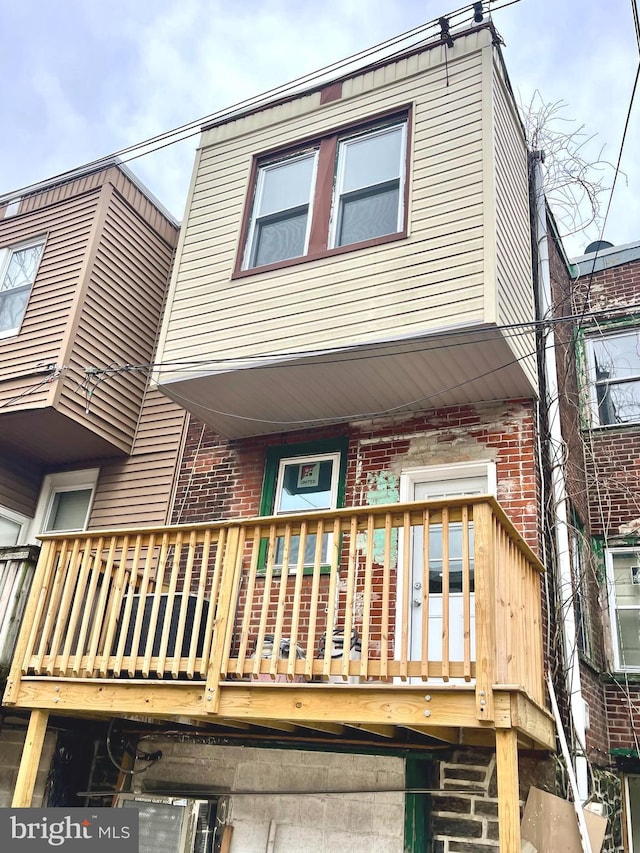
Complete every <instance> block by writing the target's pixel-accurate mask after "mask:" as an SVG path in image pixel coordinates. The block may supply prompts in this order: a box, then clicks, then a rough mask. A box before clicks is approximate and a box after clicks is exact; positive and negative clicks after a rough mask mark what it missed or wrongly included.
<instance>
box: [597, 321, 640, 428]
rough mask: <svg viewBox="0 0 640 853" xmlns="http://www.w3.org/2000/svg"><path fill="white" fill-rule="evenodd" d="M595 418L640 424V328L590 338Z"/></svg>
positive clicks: (603, 423) (605, 422) (604, 423)
mask: <svg viewBox="0 0 640 853" xmlns="http://www.w3.org/2000/svg"><path fill="white" fill-rule="evenodd" d="M587 349H588V352H589V374H590V385H591V403H592V411H593V421H594V423H595V424H597V425H598V426H613V425H616V424H628V423H640V329H628V330H626V331H623V332H617V333H615V334H606V335H600V336H599V337H597V338H589V339H588V340H587Z"/></svg>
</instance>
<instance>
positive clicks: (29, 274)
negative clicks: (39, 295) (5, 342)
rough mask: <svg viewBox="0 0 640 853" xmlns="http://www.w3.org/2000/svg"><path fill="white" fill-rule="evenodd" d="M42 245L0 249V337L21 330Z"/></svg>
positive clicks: (30, 244) (29, 244) (35, 244)
mask: <svg viewBox="0 0 640 853" xmlns="http://www.w3.org/2000/svg"><path fill="white" fill-rule="evenodd" d="M43 248H44V242H43V241H42V240H40V241H38V242H32V243H28V244H25V245H22V246H14V247H11V248H8V249H5V250H3V251H0V338H8V337H10V336H12V335H17V334H18V332H19V331H20V326H21V325H22V321H23V319H24V315H25V312H26V310H27V303H28V301H29V295H30V293H31V287H32V286H33V282H34V280H35V277H36V273H37V271H38V265H39V263H40V258H41V257H42V250H43Z"/></svg>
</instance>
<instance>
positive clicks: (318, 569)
mask: <svg viewBox="0 0 640 853" xmlns="http://www.w3.org/2000/svg"><path fill="white" fill-rule="evenodd" d="M541 570H542V567H541V565H540V564H539V562H538V561H537V559H536V557H535V556H534V555H533V553H532V552H531V551H530V550H529V548H528V547H527V546H526V544H525V543H524V542H523V540H522V539H521V537H520V536H519V534H518V533H517V531H516V530H515V529H514V527H513V526H512V524H511V523H510V522H509V521H508V519H507V518H506V517H505V515H504V513H503V512H502V510H501V508H500V507H499V505H498V504H497V503H496V502H495V501H494V500H493V499H492V498H488V497H481V498H476V497H469V498H457V499H452V498H449V499H446V500H440V501H428V502H420V503H411V504H402V505H399V504H397V505H387V506H375V507H357V508H348V509H341V510H334V511H327V512H316V513H312V514H308V515H292V516H287V517H278V518H254V519H250V520H234V521H226V522H218V523H212V524H208V525H204V524H201V525H195V526H180V527H166V528H159V529H153V530H152V529H147V530H139V531H136V530H126V531H110V532H96V533H88V534H83V535H80V536H77V537H75V536H74V537H70V536H66V537H65V536H64V535H55V536H46V537H44V538H43V547H42V553H41V557H40V561H39V563H38V567H37V572H36V577H35V579H34V583H33V586H32V591H31V597H30V600H29V604H28V608H27V617H26V618H25V622H24V624H23V628H22V632H21V635H20V639H19V643H18V647H17V650H16V659H15V662H14V668H13V671H12V678H11V682H10V685H9V687H8V690H7V693H6V695H5V701H8V702H11V698H12V696H14V695H15V693H16V691H17V690H18V682H19V681H20V678H21V677H22V676H36V677H37V676H40V677H42V678H47V677H53V678H56V677H62V678H66V679H83V680H87V679H96V678H101V679H105V678H106V679H127V678H145V679H149V681H150V682H151V681H152V682H153V684H154V685H155V686H157V685H158V679H162V678H165V679H169V680H179V679H191V680H195V681H198V680H201V681H202V682H204V684H203V689H205V688H206V689H207V690H208V691H209V692H210V693H213V694H214V696H215V694H216V692H217V691H218V690H219V688H220V684H221V683H223V682H225V681H228V680H234V679H235V680H238V679H240V680H252V679H253V680H256V679H259V680H269V681H274V682H276V683H277V682H280V681H283V682H285V681H296V682H301V683H302V682H320V681H327V680H331V681H340V682H343V681H347V680H349V681H350V682H351V683H354V682H357V683H364V682H370V681H383V682H390V683H392V684H396V683H397V684H401V683H402V682H403V681H406V680H408V679H420V680H422V681H425V682H427V683H428V682H430V681H432V682H438V683H441V682H445V683H456V682H457V680H460V682H461V683H464V682H467V683H471V682H474V683H475V689H476V696H477V711H478V717H479V718H480V719H482V718H485V719H493V715H492V691H493V688H494V686H495V685H496V684H498V685H509V686H514V687H518V688H522V689H524V690H525V691H526V692H527V693H528V694H529V695H530V697H531V698H532V699H533V700H534V701H536V702H538V703H540V704H543V676H542V631H541V609H540V571H541ZM210 707H211V709H212V710H213V709H215V701H214V702H213V704H212V705H211V706H210Z"/></svg>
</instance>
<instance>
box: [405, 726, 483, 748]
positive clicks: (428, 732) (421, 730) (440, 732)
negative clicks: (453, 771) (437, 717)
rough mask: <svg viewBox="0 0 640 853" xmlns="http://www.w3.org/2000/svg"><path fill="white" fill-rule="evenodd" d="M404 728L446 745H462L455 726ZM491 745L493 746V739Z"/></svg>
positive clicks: (458, 730)
mask: <svg viewBox="0 0 640 853" xmlns="http://www.w3.org/2000/svg"><path fill="white" fill-rule="evenodd" d="M404 728H405V729H408V730H409V731H410V732H417V733H418V734H419V735H425V736H426V737H432V738H435V739H436V740H442V741H444V742H445V743H456V744H457V743H460V737H461V734H460V729H458V728H456V727H455V726H404ZM492 734H493V733H492ZM491 743H492V745H493V738H492V741H491Z"/></svg>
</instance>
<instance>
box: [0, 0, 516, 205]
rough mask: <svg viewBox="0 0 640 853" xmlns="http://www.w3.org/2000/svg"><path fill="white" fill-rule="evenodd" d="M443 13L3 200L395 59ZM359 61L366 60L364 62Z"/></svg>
mask: <svg viewBox="0 0 640 853" xmlns="http://www.w3.org/2000/svg"><path fill="white" fill-rule="evenodd" d="M493 2H494V0H488V2H487V7H488V8H487V10H486V11H487V14H488V15H489V17H491V14H492V13H493V12H497V11H500V10H501V9H504V8H506V7H508V6H512V5H514V4H515V3H519V2H521V0H508V2H503V3H500V5H497V6H495V7H494V6H493ZM495 2H499V0H495ZM473 14H474V8H473V4H466V5H465V6H461V7H459V8H458V9H455V10H454V11H453V12H448V13H447V15H446V16H445V17H446V18H448V19H449V20H450V21H453V20H454V19H458V25H459V23H460V20H459V19H462V18H463V16H466V17H465V18H464V20H465V21H466V20H467V18H468V17H469V16H470V17H471V20H473ZM440 17H442V16H440ZM440 17H439V18H437V19H436V18H434V19H433V20H431V21H428V22H427V23H425V24H420V25H419V26H417V27H414V28H413V29H411V30H407V31H406V32H404V33H401V34H400V35H397V36H394V37H393V38H391V39H387V40H386V41H383V42H379V43H378V44H376V45H374V46H373V47H369V48H366V49H364V50H361V51H359V52H358V53H355V54H352V55H351V56H349V57H346V58H344V59H341V60H338V61H336V62H334V63H331V64H330V65H327V66H324V67H323V68H320V69H318V70H316V71H312V72H309V73H307V74H304V75H301V76H300V77H297V78H295V79H294V80H292V81H289V82H287V83H285V84H282V85H279V86H275V87H274V88H272V89H269V90H268V91H267V92H263V93H262V94H260V95H256V96H253V97H251V98H247V99H245V100H243V101H239V102H238V103H236V104H233V105H232V106H230V107H225V108H224V109H222V110H218V111H216V112H214V113H209V114H207V115H205V116H202V117H201V118H198V119H194V120H192V121H190V122H186V123H184V124H182V125H179V126H178V127H175V128H173V129H171V130H167V131H163V132H162V133H158V134H156V135H155V136H151V137H148V138H147V139H144V140H142V141H140V142H135V143H133V144H131V145H127V146H125V147H124V148H120V149H119V150H117V151H115V152H113V153H111V154H105V155H103V156H102V157H98V158H97V159H95V160H91V161H89V162H87V163H85V164H83V165H82V166H78V167H76V168H74V169H69V170H66V171H64V172H59V173H57V174H55V175H53V176H51V177H50V178H47V179H46V180H43V181H38V182H36V183H34V184H27V185H26V186H23V187H20V188H18V189H15V190H12V191H11V192H9V193H6V194H4V195H1V196H0V204H2V205H5V204H10V203H11V202H12V201H16V200H18V199H20V198H21V197H22V196H24V195H27V194H31V193H34V192H37V191H38V190H40V189H44V188H45V187H47V186H49V185H51V184H52V183H55V182H63V181H65V180H70V179H72V178H73V177H74V176H76V175H78V174H81V173H83V172H86V171H89V170H92V169H98V168H101V167H104V166H106V165H110V164H112V163H113V162H114V161H116V160H119V161H120V162H122V163H127V162H130V161H131V160H135V159H137V158H138V157H144V156H146V155H147V154H151V153H153V152H154V151H158V150H160V149H162V148H166V147H168V146H169V145H175V144H177V143H178V142H183V141H185V140H186V139H190V138H192V137H193V136H197V135H198V134H199V133H200V132H201V130H202V127H203V126H206V125H209V124H213V123H222V122H224V121H228V120H230V119H232V118H239V117H240V116H241V115H242V114H244V113H246V112H247V111H249V110H255V109H258V108H263V107H265V106H267V105H269V104H271V103H272V102H274V101H276V100H279V99H281V98H286V97H294V96H300V95H303V94H305V92H307V91H308V90H311V89H313V88H314V84H315V85H321V84H323V83H326V84H328V83H329V82H331V80H333V79H335V78H336V77H339V76H341V75H340V72H344V73H351V72H353V73H354V74H356V73H361V72H362V71H363V70H364V69H365V67H366V60H368V59H374V58H375V57H376V55H378V56H379V59H380V61H384V62H390V61H393V59H394V57H396V56H398V55H399V54H402V53H404V51H406V50H408V49H410V48H412V47H414V48H417V47H419V45H420V41H421V38H420V37H423V38H424V39H426V37H427V33H429V32H430V31H432V32H433V34H434V35H437V34H438V32H439V27H440V24H439V20H440ZM463 32H464V31H463V30H461V31H459V32H457V33H455V34H454V35H462V34H463ZM435 43H437V42H435ZM426 46H427V45H425V47H426ZM394 47H396V48H397V50H395V51H393V48H394ZM389 51H391V52H389ZM360 63H365V64H362V65H361V64H360Z"/></svg>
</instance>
